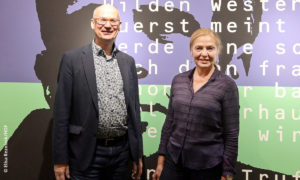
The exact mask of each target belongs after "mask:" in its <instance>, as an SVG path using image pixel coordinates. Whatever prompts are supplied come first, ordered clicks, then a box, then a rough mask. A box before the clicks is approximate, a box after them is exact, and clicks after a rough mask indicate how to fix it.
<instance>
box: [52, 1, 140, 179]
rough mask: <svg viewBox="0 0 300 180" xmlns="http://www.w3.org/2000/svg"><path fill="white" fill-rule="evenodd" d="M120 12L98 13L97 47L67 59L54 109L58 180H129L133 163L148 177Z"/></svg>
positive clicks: (95, 17) (100, 9) (69, 54)
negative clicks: (120, 38) (119, 41)
mask: <svg viewBox="0 0 300 180" xmlns="http://www.w3.org/2000/svg"><path fill="white" fill-rule="evenodd" d="M120 25H121V22H120V17H119V12H118V10H117V9H116V8H114V7H113V6H111V5H102V6H99V7H97V8H96V9H95V10H94V14H93V18H92V19H91V27H92V29H93V31H94V33H95V38H94V40H93V41H92V43H91V44H89V45H87V46H84V47H82V48H79V49H75V50H71V51H68V52H66V53H65V54H64V56H63V58H62V60H61V64H60V68H59V75H58V88H57V91H56V98H55V105H54V126H53V158H54V172H55V176H56V179H57V180H61V179H65V177H67V178H71V179H93V180H94V179H104V180H107V179H120V180H125V179H126V178H127V177H126V175H127V172H128V161H129V159H131V160H132V161H133V174H134V178H135V179H139V178H140V176H141V174H142V166H143V165H142V159H141V157H142V155H143V149H142V148H143V144H142V132H141V121H140V110H139V108H140V104H139V97H138V80H137V73H136V67H135V62H134V59H133V58H132V57H131V56H129V55H127V54H125V53H123V52H121V51H119V50H118V49H117V48H116V46H115V43H114V42H115V39H116V37H117V35H118V32H119V31H120Z"/></svg>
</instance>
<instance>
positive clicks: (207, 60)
mask: <svg viewBox="0 0 300 180" xmlns="http://www.w3.org/2000/svg"><path fill="white" fill-rule="evenodd" d="M191 54H192V56H193V57H194V62H195V64H196V67H197V68H211V67H212V66H213V65H214V63H215V58H216V57H217V56H218V49H217V46H216V42H215V40H214V39H213V38H212V37H211V36H210V35H205V36H200V37H198V38H197V39H195V41H194V43H193V45H192V48H191Z"/></svg>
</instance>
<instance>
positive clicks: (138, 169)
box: [132, 158, 143, 180]
mask: <svg viewBox="0 0 300 180" xmlns="http://www.w3.org/2000/svg"><path fill="white" fill-rule="evenodd" d="M132 171H133V172H132V178H134V180H138V179H141V175H142V172H143V161H142V158H140V159H139V165H137V164H136V163H135V162H133V166H132Z"/></svg>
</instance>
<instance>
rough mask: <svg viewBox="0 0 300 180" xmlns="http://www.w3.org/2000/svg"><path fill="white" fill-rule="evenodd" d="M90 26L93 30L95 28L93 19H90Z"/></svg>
mask: <svg viewBox="0 0 300 180" xmlns="http://www.w3.org/2000/svg"><path fill="white" fill-rule="evenodd" d="M91 28H92V29H93V30H94V29H95V23H94V21H93V20H91Z"/></svg>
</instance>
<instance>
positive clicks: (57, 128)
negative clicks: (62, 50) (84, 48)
mask: <svg viewBox="0 0 300 180" xmlns="http://www.w3.org/2000/svg"><path fill="white" fill-rule="evenodd" d="M71 101H72V64H71V58H70V57H68V56H67V55H66V54H64V56H63V58H62V60H61V63H60V67H59V73H58V86H57V90H56V97H55V103H54V120H53V150H52V152H53V161H54V164H62V163H68V162H69V156H68V127H69V119H70V117H71Z"/></svg>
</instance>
